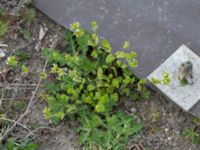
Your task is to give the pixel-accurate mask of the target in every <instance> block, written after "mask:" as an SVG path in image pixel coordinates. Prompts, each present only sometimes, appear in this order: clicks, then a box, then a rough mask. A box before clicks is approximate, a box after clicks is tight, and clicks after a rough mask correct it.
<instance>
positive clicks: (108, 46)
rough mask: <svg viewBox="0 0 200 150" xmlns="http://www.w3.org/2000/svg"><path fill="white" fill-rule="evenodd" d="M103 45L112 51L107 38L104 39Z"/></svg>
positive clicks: (108, 50) (107, 50)
mask: <svg viewBox="0 0 200 150" xmlns="http://www.w3.org/2000/svg"><path fill="white" fill-rule="evenodd" d="M102 46H103V48H105V50H106V52H108V53H110V52H111V46H110V43H109V42H108V41H107V40H106V39H103V40H102Z"/></svg>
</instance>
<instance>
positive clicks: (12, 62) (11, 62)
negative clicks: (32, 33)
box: [6, 56, 18, 68]
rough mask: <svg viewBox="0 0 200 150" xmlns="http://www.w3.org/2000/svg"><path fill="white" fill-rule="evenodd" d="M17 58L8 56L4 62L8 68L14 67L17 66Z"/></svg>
mask: <svg viewBox="0 0 200 150" xmlns="http://www.w3.org/2000/svg"><path fill="white" fill-rule="evenodd" d="M17 63H18V62H17V57H16V56H9V57H8V58H7V61H6V64H7V65H8V66H9V67H12V68H14V67H16V66H17Z"/></svg>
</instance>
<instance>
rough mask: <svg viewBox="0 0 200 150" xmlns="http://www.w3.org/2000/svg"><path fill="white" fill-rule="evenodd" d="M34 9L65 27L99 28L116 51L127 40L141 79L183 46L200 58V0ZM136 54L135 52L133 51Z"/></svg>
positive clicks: (87, 0)
mask: <svg viewBox="0 0 200 150" xmlns="http://www.w3.org/2000/svg"><path fill="white" fill-rule="evenodd" d="M33 2H34V5H35V6H36V7H37V8H38V9H40V10H41V11H42V12H44V13H45V14H47V15H48V16H49V17H50V18H52V19H53V20H55V21H56V22H57V23H59V24H61V25H63V26H64V27H69V24H70V23H72V22H74V21H80V23H81V24H82V25H83V27H85V28H86V29H89V26H90V22H91V21H93V20H96V21H97V22H98V24H99V27H100V29H99V34H100V35H101V36H103V37H105V38H107V39H108V40H109V41H110V42H111V44H112V47H113V50H114V51H118V50H120V49H121V45H122V43H123V41H124V40H129V41H130V45H131V47H133V48H134V50H136V51H137V53H138V57H137V59H138V61H139V66H138V68H136V69H135V70H133V71H134V73H135V75H136V76H138V77H139V78H144V77H147V76H148V75H149V74H150V73H151V72H152V71H153V70H155V69H156V68H157V67H158V66H159V65H160V64H161V63H162V62H163V61H164V60H165V59H166V58H168V57H169V56H170V55H171V54H172V53H173V52H174V51H175V50H176V49H177V48H178V47H179V46H180V45H182V44H186V45H187V46H189V47H190V48H191V49H194V50H195V52H196V53H197V54H199V55H200V49H199V47H200V30H199V28H200V1H199V0H172V1H169V0H33ZM131 50H132V49H131Z"/></svg>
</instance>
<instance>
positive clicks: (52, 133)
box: [0, 4, 200, 150]
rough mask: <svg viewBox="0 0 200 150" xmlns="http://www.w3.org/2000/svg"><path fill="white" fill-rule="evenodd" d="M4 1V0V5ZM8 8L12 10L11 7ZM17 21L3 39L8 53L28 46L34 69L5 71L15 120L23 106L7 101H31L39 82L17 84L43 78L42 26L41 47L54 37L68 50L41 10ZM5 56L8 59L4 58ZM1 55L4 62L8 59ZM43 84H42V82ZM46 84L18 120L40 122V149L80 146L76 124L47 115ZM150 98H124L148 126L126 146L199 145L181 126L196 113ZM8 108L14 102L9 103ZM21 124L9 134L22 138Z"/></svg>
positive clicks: (165, 149)
mask: <svg viewBox="0 0 200 150" xmlns="http://www.w3.org/2000/svg"><path fill="white" fill-rule="evenodd" d="M3 5H4V6H5V4H3ZM8 9H10V8H9V7H8ZM15 27H16V26H13V27H12V28H11V30H10V32H9V33H8V34H7V35H6V36H5V37H4V38H2V39H0V43H3V44H7V45H8V47H5V48H4V51H5V53H6V56H5V57H6V58H7V57H8V56H9V55H11V54H13V53H14V52H15V51H17V50H23V51H26V52H27V53H28V54H29V55H30V56H31V57H30V60H28V64H27V65H28V66H29V67H30V73H29V74H28V75H26V76H22V75H21V73H20V70H19V69H17V70H16V71H11V72H9V74H8V75H7V76H6V80H7V81H8V82H9V84H8V85H9V87H10V89H9V90H8V92H7V94H6V97H5V99H4V100H3V106H4V107H5V108H4V109H5V110H6V111H7V112H6V113H7V114H8V116H10V117H11V116H12V119H15V120H16V119H17V118H18V117H19V116H20V115H21V114H23V112H24V111H25V108H23V109H21V110H18V111H17V113H16V112H13V111H12V110H10V109H8V108H7V107H6V106H8V104H9V105H12V104H13V103H15V101H23V102H24V103H25V104H28V103H29V100H30V97H31V95H32V94H33V91H34V90H35V87H34V86H33V87H31V88H30V87H27V86H26V87H25V88H24V87H22V86H20V85H19V84H26V85H31V84H37V83H38V81H39V77H38V73H39V72H40V71H42V69H43V67H44V65H45V61H44V60H43V59H42V56H41V49H37V46H38V42H39V41H38V36H39V31H40V28H41V27H47V28H48V32H47V34H46V35H45V37H44V39H43V40H42V41H41V47H50V46H51V43H52V42H53V41H58V42H57V44H56V48H57V49H64V48H65V43H64V41H63V31H64V29H63V28H62V27H61V26H59V25H57V24H56V23H54V22H53V21H52V20H50V19H49V18H48V17H46V16H45V15H44V14H42V13H40V12H39V11H37V12H36V17H35V20H34V21H33V22H32V23H24V24H20V25H18V26H17V28H15ZM23 28H26V29H27V30H29V31H30V32H31V33H32V35H31V38H30V39H28V40H27V39H24V38H22V35H21V34H20V31H21V30H22V29H23ZM4 60H5V59H4ZM4 60H1V64H3V63H4ZM41 87H42V85H41ZM42 92H43V91H42V88H40V89H39V90H38V92H37V96H36V97H35V98H34V105H32V106H31V109H30V111H29V113H28V114H27V116H25V117H24V118H23V119H22V120H21V122H20V123H22V124H24V125H26V126H27V127H29V128H31V129H33V130H34V129H36V128H37V127H41V128H40V129H38V130H37V131H35V132H34V133H35V134H34V139H35V141H36V142H37V143H38V144H39V146H40V148H39V149H40V150H78V149H80V148H78V146H77V145H76V139H77V136H76V134H75V130H74V127H75V126H76V123H74V122H72V121H69V120H67V119H65V120H64V122H63V123H61V124H60V125H58V126H56V127H55V126H52V125H51V124H50V123H49V122H48V121H47V120H45V119H44V118H43V115H42V110H43V108H44V107H45V101H44V100H43V99H41V97H40V93H42ZM151 93H152V94H151V96H150V98H149V99H148V100H141V101H129V100H128V99H127V98H122V100H121V101H124V106H123V109H124V111H126V112H127V113H129V114H130V115H133V114H134V115H133V117H135V116H137V117H136V118H137V119H138V120H141V121H143V122H144V126H145V127H144V129H143V130H142V134H141V136H139V137H137V138H134V139H130V142H129V144H128V145H127V149H133V150H134V149H136V150H199V149H200V146H199V145H194V144H192V143H191V142H190V141H189V140H188V139H186V138H185V137H184V136H183V131H184V130H185V129H186V128H188V127H194V126H195V124H194V123H193V122H192V118H193V116H192V115H190V114H188V113H186V112H183V111H182V110H181V109H180V108H179V107H178V106H176V105H175V104H173V103H172V102H170V101H168V100H166V99H165V98H164V97H162V96H161V95H160V94H159V93H156V92H155V91H152V92H151ZM9 108H10V107H9ZM27 134H28V133H27V132H26V131H24V129H23V128H21V127H19V126H16V128H15V130H14V131H13V132H12V134H11V136H13V137H15V138H17V139H20V138H23V137H25V136H26V135H27Z"/></svg>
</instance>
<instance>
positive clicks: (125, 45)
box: [123, 41, 130, 49]
mask: <svg viewBox="0 0 200 150" xmlns="http://www.w3.org/2000/svg"><path fill="white" fill-rule="evenodd" d="M129 45H130V43H129V42H128V41H125V42H124V45H123V49H127V48H129Z"/></svg>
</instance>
